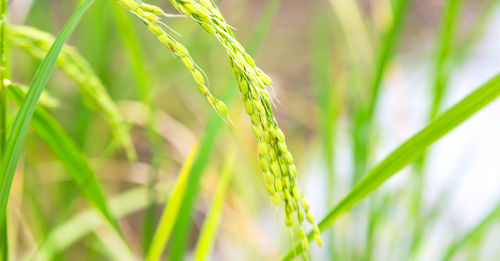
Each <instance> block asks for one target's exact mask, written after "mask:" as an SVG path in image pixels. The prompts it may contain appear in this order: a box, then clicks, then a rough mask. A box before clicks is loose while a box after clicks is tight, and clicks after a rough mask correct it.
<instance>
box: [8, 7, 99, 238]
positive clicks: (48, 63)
mask: <svg viewBox="0 0 500 261" xmlns="http://www.w3.org/2000/svg"><path fill="white" fill-rule="evenodd" d="M93 2H94V0H82V1H81V2H80V4H79V5H78V7H77V8H76V10H75V12H74V13H73V15H72V16H71V18H70V19H69V20H68V21H67V23H66V24H65V25H64V27H63V29H62V30H61V32H60V33H59V35H58V36H57V38H56V40H55V42H54V44H53V45H52V47H51V48H50V51H49V52H48V53H47V56H46V57H45V59H44V60H43V61H42V63H41V65H40V67H39V68H38V70H37V72H36V74H35V77H34V78H33V81H32V83H31V84H30V89H29V91H28V94H27V95H26V98H25V99H24V101H23V104H22V105H21V108H20V109H19V112H18V113H17V115H16V119H15V121H14V123H13V125H12V129H11V132H10V135H9V137H8V139H7V143H6V145H5V150H4V153H3V155H2V162H1V163H2V164H1V165H0V227H2V228H4V227H5V222H6V208H7V201H8V199H9V193H10V187H11V185H12V180H13V178H14V172H15V171H16V166H17V160H18V159H19V155H20V153H21V148H22V145H23V141H24V138H25V136H26V131H27V129H28V125H29V122H30V120H31V116H32V115H33V111H34V110H35V106H36V104H37V102H38V99H39V98H40V94H41V93H42V91H43V89H44V88H45V85H46V84H47V81H48V79H49V76H50V74H51V72H52V69H53V68H54V64H55V62H56V59H57V56H58V55H59V53H60V51H61V49H62V47H63V45H64V43H65V42H66V40H67V39H68V38H69V36H70V35H71V33H72V32H73V30H74V29H75V27H76V25H77V24H78V21H79V20H80V18H81V17H82V15H83V14H84V13H85V11H86V10H87V9H88V8H89V7H90V5H91V4H92V3H93ZM2 230H3V229H2Z"/></svg>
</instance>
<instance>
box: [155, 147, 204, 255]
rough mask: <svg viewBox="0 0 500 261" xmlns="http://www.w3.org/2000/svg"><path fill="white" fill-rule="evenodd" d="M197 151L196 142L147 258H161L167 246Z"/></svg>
mask: <svg viewBox="0 0 500 261" xmlns="http://www.w3.org/2000/svg"><path fill="white" fill-rule="evenodd" d="M197 152H198V146H197V145H196V144H195V145H194V146H193V148H192V149H191V152H190V153H189V155H188V158H187V159H186V162H185V163H184V166H183V167H182V170H181V172H180V174H179V177H178V178H177V182H176V183H175V187H174V189H173V191H172V194H171V195H170V198H169V200H168V202H167V203H166V205H165V211H163V214H162V216H161V219H160V223H159V224H158V228H157V229H156V233H155V235H154V237H153V239H152V240H151V247H150V249H149V252H148V253H147V256H146V260H151V261H156V260H159V259H160V257H161V254H162V253H163V249H164V248H165V245H166V244H167V242H168V239H169V238H170V234H171V233H172V229H173V228H174V224H175V219H176V218H177V216H178V214H179V209H180V207H181V203H182V199H183V198H184V194H185V193H186V187H187V183H188V180H189V175H190V172H191V170H192V167H193V162H194V159H195V156H196V153H197Z"/></svg>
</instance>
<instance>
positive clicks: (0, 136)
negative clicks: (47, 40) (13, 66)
mask: <svg viewBox="0 0 500 261" xmlns="http://www.w3.org/2000/svg"><path fill="white" fill-rule="evenodd" d="M7 1H8V0H1V3H0V19H1V21H0V22H1V25H0V80H1V81H0V156H1V155H3V151H4V148H5V142H6V137H7V134H6V133H7V131H6V129H7V126H6V122H7V121H6V118H7V96H6V93H7V90H6V86H5V83H4V80H5V79H7V78H8V71H9V70H8V63H7Z"/></svg>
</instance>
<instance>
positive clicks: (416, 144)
mask: <svg viewBox="0 0 500 261" xmlns="http://www.w3.org/2000/svg"><path fill="white" fill-rule="evenodd" d="M499 95H500V74H497V75H496V76H495V77H494V78H492V79H491V80H489V81H488V82H487V83H485V84H483V85H482V86H481V87H479V88H478V89H476V90H475V91H473V92H472V93H471V94H469V95H468V96H467V97H465V98H463V99H462V100H461V101H460V102H458V103H457V104H455V105H454V106H453V107H451V108H450V109H448V110H447V111H446V112H444V113H443V114H442V115H441V116H439V117H438V118H436V120H435V121H433V122H432V123H431V124H430V125H428V126H427V127H425V128H424V129H423V130H421V131H420V132H418V133H417V134H415V135H414V136H413V137H411V138H409V139H408V140H407V141H406V142H405V143H403V144H402V145H401V146H399V147H398V148H397V149H395V150H394V151H393V152H392V153H391V154H389V156H387V157H386V158H385V159H384V160H383V161H382V162H380V163H379V164H378V165H377V166H375V167H374V168H373V169H372V170H371V171H370V172H369V173H368V175H367V176H366V177H365V178H364V179H362V180H361V181H360V182H359V183H358V184H357V185H356V186H354V188H353V189H352V190H351V191H350V192H349V194H348V195H347V196H346V197H344V198H343V199H342V200H341V201H340V202H339V203H338V204H337V206H336V207H335V208H333V209H332V210H331V211H330V212H329V213H328V214H327V216H326V217H325V218H323V220H322V221H321V222H320V223H319V224H318V226H319V228H320V230H321V231H323V230H325V229H326V228H328V227H330V226H331V225H332V224H333V222H334V221H335V220H336V219H337V217H339V216H340V215H341V214H343V213H345V212H347V211H349V210H350V209H351V208H352V207H353V206H354V205H355V204H356V203H357V202H358V201H360V200H362V199H364V198H365V197H367V196H368V195H369V194H370V193H371V192H373V191H374V190H375V189H377V188H378V187H380V185H382V184H383V183H384V182H385V181H386V180H387V179H389V178H390V177H392V176H393V175H394V174H396V173H397V172H398V171H400V170H401V169H402V168H403V167H405V166H406V165H407V164H409V163H410V162H412V161H414V160H416V159H418V158H419V157H420V156H421V155H422V154H423V153H424V152H425V150H426V149H427V148H428V147H429V146H430V145H432V144H433V143H434V142H436V141H437V140H439V139H440V138H441V137H443V136H444V135H445V134H447V133H448V132H450V131H451V130H453V129H454V128H455V127H457V126H458V125H460V124H461V123H463V122H464V121H465V120H467V119H468V118H469V117H471V116H472V115H474V114H475V113H476V112H478V111H479V110H481V109H482V108H483V107H485V106H486V105H488V104H489V103H490V102H492V101H493V100H495V99H496V98H497V97H498V96H499ZM307 237H308V239H309V240H311V239H312V238H313V233H309V234H308V236H307ZM301 252H302V247H301V246H300V245H298V246H297V247H295V248H294V249H293V250H292V251H290V252H289V253H288V254H287V255H286V256H285V257H284V258H283V260H290V259H292V258H293V257H294V256H296V255H298V254H300V253H301Z"/></svg>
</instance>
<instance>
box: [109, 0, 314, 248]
mask: <svg viewBox="0 0 500 261" xmlns="http://www.w3.org/2000/svg"><path fill="white" fill-rule="evenodd" d="M116 1H117V2H119V3H120V4H121V5H122V6H123V7H125V8H126V9H127V10H129V11H130V12H131V13H133V14H134V15H136V16H137V17H139V18H140V19H141V20H143V22H144V23H145V24H146V25H147V27H148V29H149V30H150V31H151V32H153V33H154V34H155V35H156V36H157V37H158V39H159V40H160V41H161V42H162V43H164V44H166V45H167V46H168V47H169V49H170V50H171V51H172V53H174V54H175V55H176V56H178V57H180V59H181V60H182V62H183V63H184V65H185V66H186V68H188V69H189V70H190V71H191V72H192V74H193V78H194V79H195V81H196V83H197V85H198V87H199V88H200V91H201V92H202V93H203V94H204V95H205V96H206V97H207V99H208V100H209V102H210V104H211V105H212V106H213V107H214V108H215V109H216V110H217V111H218V112H219V113H220V114H222V115H224V116H226V117H227V113H228V112H227V108H226V106H225V105H224V103H222V102H221V101H219V100H217V99H215V98H214V97H213V95H212V94H211V93H210V91H209V89H208V88H207V87H206V86H205V79H204V77H203V74H202V73H201V71H200V70H199V69H197V68H198V66H196V64H195V63H194V61H193V59H192V58H191V56H190V55H189V52H188V51H187V49H186V48H185V47H184V46H183V45H181V44H180V43H179V42H177V41H176V40H175V39H174V38H173V37H171V36H170V35H169V34H168V33H167V32H165V31H164V30H163V29H162V26H165V25H164V24H163V23H162V22H161V21H160V17H159V16H160V15H162V14H164V12H163V11H162V10H161V9H160V8H159V7H156V6H153V5H150V4H146V3H143V2H139V1H134V0H116ZM170 2H171V3H172V5H173V6H174V7H175V8H176V9H177V10H179V11H180V12H181V13H183V14H185V15H187V16H189V17H191V18H193V19H194V20H195V21H196V22H198V23H199V24H200V26H202V28H203V29H204V30H205V31H207V32H208V33H210V34H211V35H214V36H215V37H216V38H217V40H218V41H219V42H220V43H221V44H222V46H223V47H224V48H225V49H226V52H227V53H228V55H229V60H230V64H231V66H232V68H233V72H234V75H235V78H236V80H237V82H238V86H239V89H240V92H241V94H242V95H243V100H244V103H245V110H246V112H247V114H248V115H249V116H250V118H251V121H252V129H253V132H254V134H255V136H256V137H257V139H258V141H259V146H258V147H259V149H258V150H259V161H260V167H261V169H262V171H263V172H264V177H265V179H266V183H267V188H268V191H269V194H270V195H271V196H272V198H273V202H274V204H275V205H277V206H278V205H279V204H280V202H282V201H283V202H284V210H285V214H286V215H285V216H286V219H285V224H286V225H287V226H292V225H294V226H295V227H297V228H298V230H299V233H300V237H301V242H302V243H303V247H304V248H306V247H307V245H308V241H307V239H306V237H305V233H304V230H303V228H302V225H301V223H302V221H303V220H304V217H305V218H306V219H307V221H308V222H309V223H311V224H312V225H313V227H314V231H315V240H316V243H317V244H318V245H322V239H321V236H320V231H319V229H318V226H317V225H316V223H315V221H314V217H313V215H312V213H311V212H310V209H309V203H308V202H307V200H306V199H305V197H304V196H303V195H302V192H301V191H300V189H299V187H298V186H297V185H298V183H297V180H296V178H297V172H296V167H295V164H294V160H293V157H292V154H291V153H290V151H289V150H288V148H287V145H286V142H285V135H284V133H283V131H282V130H281V129H280V128H279V126H278V123H277V121H276V118H275V117H274V114H273V112H272V109H271V103H272V101H271V98H270V96H269V93H268V92H267V90H266V86H271V84H272V82H271V79H270V77H269V76H268V75H266V74H265V73H264V72H263V71H262V70H261V69H259V68H258V67H257V66H256V64H255V62H254V60H253V59H252V57H251V56H250V55H249V54H248V53H247V52H246V51H245V49H244V48H243V46H242V45H241V44H240V43H239V42H238V40H237V39H236V37H235V36H234V34H233V32H232V30H231V28H230V26H229V25H228V24H227V23H226V21H225V20H224V18H223V17H222V14H221V13H220V11H219V9H218V8H217V6H216V5H215V4H214V3H213V2H212V1H207V0H203V1H200V2H196V1H184V0H179V1H178V0H170Z"/></svg>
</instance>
